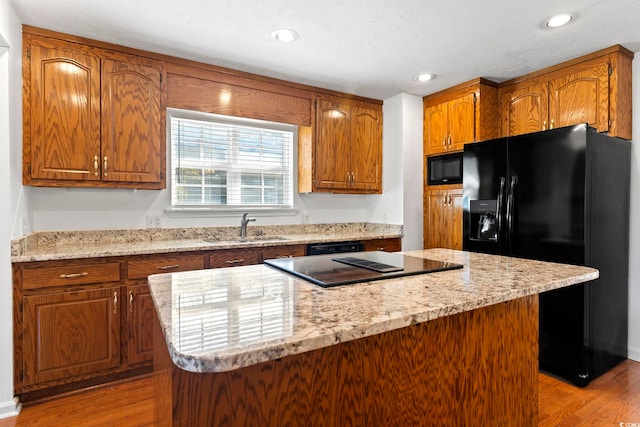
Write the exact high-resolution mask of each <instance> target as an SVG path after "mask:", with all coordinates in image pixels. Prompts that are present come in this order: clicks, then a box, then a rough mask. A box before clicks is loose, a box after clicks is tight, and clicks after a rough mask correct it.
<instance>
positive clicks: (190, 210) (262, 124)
mask: <svg viewBox="0 0 640 427" xmlns="http://www.w3.org/2000/svg"><path fill="white" fill-rule="evenodd" d="M174 118H177V119H186V120H199V121H214V122H217V123H223V124H228V125H239V126H246V127H255V128H262V129H269V130H277V131H286V132H291V133H292V141H291V147H289V150H288V151H289V152H288V154H289V157H290V168H291V170H290V174H289V176H290V177H291V182H290V190H289V191H288V192H286V193H285V194H284V196H285V198H288V199H289V200H290V204H287V205H266V204H260V205H256V204H234V205H228V204H227V205H202V206H199V205H184V206H182V205H174V204H173V198H174V191H175V187H174V185H175V182H174V178H175V177H174V165H173V163H174V157H173V141H172V133H171V131H172V119H174ZM166 123H167V146H168V149H167V154H168V155H167V170H168V174H169V179H168V180H167V181H168V182H169V184H168V190H169V206H170V207H169V208H168V209H165V212H166V213H167V214H168V215H169V216H172V214H180V213H187V214H192V215H191V216H225V214H230V215H231V214H233V215H235V214H236V213H237V212H239V211H241V212H246V211H248V210H249V211H253V212H257V211H259V212H263V213H265V214H267V215H268V214H269V213H273V214H275V215H281V214H285V215H287V214H291V215H295V214H296V213H297V212H298V209H297V208H296V192H297V166H296V164H297V163H296V160H295V159H297V140H298V127H297V126H296V125H292V124H287V123H278V122H272V121H266V120H257V119H248V118H244V117H234V116H225V115H220V114H213V113H204V112H200V111H192V110H183V109H177V108H167V122H166ZM262 171H264V170H262ZM204 179H206V178H203V180H204ZM240 182H241V179H240V177H239V176H238V179H237V184H238V185H240ZM262 187H263V188H264V187H265V184H264V182H263V183H262ZM237 188H238V189H239V188H240V187H237ZM262 192H263V193H264V190H262ZM287 193H288V194H287Z"/></svg>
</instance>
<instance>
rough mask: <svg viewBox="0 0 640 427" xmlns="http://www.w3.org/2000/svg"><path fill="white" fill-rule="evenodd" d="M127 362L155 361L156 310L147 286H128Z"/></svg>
mask: <svg viewBox="0 0 640 427" xmlns="http://www.w3.org/2000/svg"><path fill="white" fill-rule="evenodd" d="M126 295H127V299H128V300H127V331H128V346H127V362H128V364H129V365H134V364H136V363H141V362H146V361H149V360H152V359H153V320H154V316H155V315H156V313H155V308H154V306H153V300H152V299H151V293H150V292H149V288H148V286H147V285H138V286H127V294H126Z"/></svg>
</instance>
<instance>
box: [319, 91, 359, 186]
mask: <svg viewBox="0 0 640 427" xmlns="http://www.w3.org/2000/svg"><path fill="white" fill-rule="evenodd" d="M350 108H351V107H350V106H349V105H346V104H338V103H334V102H329V101H326V100H322V99H318V100H317V105H316V140H315V142H314V145H315V181H316V182H315V186H316V187H317V188H324V189H347V188H348V183H349V174H350V173H351V168H350V165H351V148H350V145H351V114H350Z"/></svg>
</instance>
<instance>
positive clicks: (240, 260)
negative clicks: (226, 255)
mask: <svg viewBox="0 0 640 427" xmlns="http://www.w3.org/2000/svg"><path fill="white" fill-rule="evenodd" d="M225 262H226V263H227V264H238V263H240V262H244V259H242V258H240V259H228V260H226V261H225Z"/></svg>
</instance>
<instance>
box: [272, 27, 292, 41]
mask: <svg viewBox="0 0 640 427" xmlns="http://www.w3.org/2000/svg"><path fill="white" fill-rule="evenodd" d="M271 38H272V39H274V40H277V41H279V42H285V43H288V42H292V41H294V40H295V39H297V38H298V33H296V32H295V31H293V30H290V29H287V28H280V29H278V30H275V31H274V32H272V33H271Z"/></svg>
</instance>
